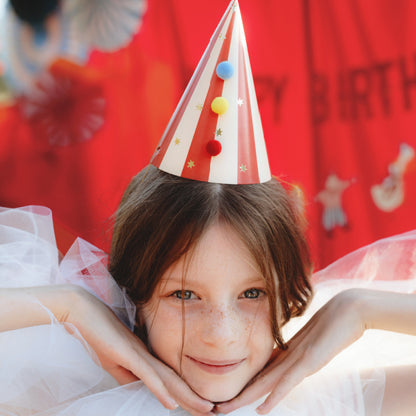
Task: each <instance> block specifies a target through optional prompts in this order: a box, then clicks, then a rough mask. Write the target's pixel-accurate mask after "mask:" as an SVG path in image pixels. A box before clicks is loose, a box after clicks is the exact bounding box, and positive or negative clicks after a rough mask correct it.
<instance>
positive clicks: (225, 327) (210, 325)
mask: <svg viewBox="0 0 416 416" xmlns="http://www.w3.org/2000/svg"><path fill="white" fill-rule="evenodd" d="M241 336H242V322H241V317H240V316H239V314H238V311H237V310H236V309H235V307H233V306H232V305H226V304H221V305H211V306H208V307H207V308H205V310H204V311H203V312H202V313H201V321H200V338H201V341H203V342H205V343H206V344H213V345H216V346H229V345H232V344H234V343H236V342H238V341H241Z"/></svg>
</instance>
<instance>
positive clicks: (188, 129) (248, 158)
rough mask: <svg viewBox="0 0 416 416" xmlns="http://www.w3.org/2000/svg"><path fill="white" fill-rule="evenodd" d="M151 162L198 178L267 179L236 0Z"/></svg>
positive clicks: (227, 180)
mask: <svg viewBox="0 0 416 416" xmlns="http://www.w3.org/2000/svg"><path fill="white" fill-rule="evenodd" d="M151 163H152V164H153V165H154V166H156V167H158V168H159V169H161V170H163V171H165V172H168V173H171V174H173V175H177V176H182V177H184V178H189V179H195V180H199V181H204V182H215V183H229V184H249V183H261V182H265V181H268V180H269V179H270V178H271V175H270V168H269V162H268V158H267V152H266V146H265V143H264V136H263V129H262V125H261V120H260V114H259V109H258V105H257V99H256V93H255V90H254V83H253V76H252V73H251V68H250V61H249V58H248V52H247V45H246V40H245V35H244V29H243V23H242V20H241V14H240V9H239V6H238V1H237V0H233V1H231V3H230V5H229V6H228V9H227V11H226V12H225V14H224V16H223V18H222V19H221V21H220V23H219V25H218V27H217V29H216V30H215V32H214V35H213V36H212V38H211V41H210V43H209V45H208V47H207V49H206V51H205V53H204V55H203V56H202V59H201V61H200V62H199V64H198V67H197V68H196V70H195V72H194V74H193V76H192V78H191V80H190V82H189V84H188V87H187V88H186V90H185V93H184V94H183V96H182V98H181V100H180V102H179V104H178V107H177V108H176V110H175V113H174V114H173V116H172V118H171V120H170V122H169V124H168V126H167V128H166V130H165V132H164V134H163V136H162V139H161V141H160V143H159V145H158V147H157V149H156V152H155V154H154V155H153V158H152V160H151Z"/></svg>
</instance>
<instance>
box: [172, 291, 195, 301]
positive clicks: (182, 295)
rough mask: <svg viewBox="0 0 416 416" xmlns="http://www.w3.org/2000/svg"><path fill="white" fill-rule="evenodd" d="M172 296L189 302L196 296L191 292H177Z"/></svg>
mask: <svg viewBox="0 0 416 416" xmlns="http://www.w3.org/2000/svg"><path fill="white" fill-rule="evenodd" d="M171 296H173V297H175V298H177V299H181V300H182V299H183V300H189V299H192V298H195V295H194V293H193V292H192V291H191V290H176V291H175V292H173V293H172V294H171Z"/></svg>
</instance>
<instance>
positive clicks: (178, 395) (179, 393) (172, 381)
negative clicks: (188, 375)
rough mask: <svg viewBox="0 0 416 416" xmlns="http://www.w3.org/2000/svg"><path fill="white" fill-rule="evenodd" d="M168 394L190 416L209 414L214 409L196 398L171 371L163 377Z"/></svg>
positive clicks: (211, 404)
mask: <svg viewBox="0 0 416 416" xmlns="http://www.w3.org/2000/svg"><path fill="white" fill-rule="evenodd" d="M169 370H170V369H169ZM163 379H164V382H165V386H166V388H167V389H168V391H169V393H170V394H171V395H172V396H173V397H174V398H175V399H176V400H177V402H178V403H179V405H180V406H181V407H182V408H183V409H185V410H186V411H188V412H189V413H191V414H192V415H201V414H209V413H210V412H212V410H213V408H214V404H213V403H211V402H210V401H208V400H206V399H203V398H202V397H200V396H198V395H197V394H196V393H195V392H194V391H193V390H192V389H191V388H190V387H189V386H188V384H187V383H186V382H185V381H183V380H182V379H181V378H180V377H179V376H178V375H177V374H176V373H175V372H174V371H173V370H170V371H169V374H167V375H165V376H164V377H163Z"/></svg>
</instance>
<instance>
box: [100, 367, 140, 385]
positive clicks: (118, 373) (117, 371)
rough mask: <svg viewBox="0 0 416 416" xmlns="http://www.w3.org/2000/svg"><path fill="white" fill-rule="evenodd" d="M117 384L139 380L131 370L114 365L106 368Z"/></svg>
mask: <svg viewBox="0 0 416 416" xmlns="http://www.w3.org/2000/svg"><path fill="white" fill-rule="evenodd" d="M107 372H108V373H110V374H111V375H112V376H113V377H114V378H115V379H116V380H117V382H118V383H119V384H121V385H123V384H129V383H133V381H137V380H139V379H138V378H137V377H136V376H135V375H134V374H133V373H132V372H131V371H129V370H126V369H125V368H123V367H119V366H118V367H115V368H111V369H108V370H107Z"/></svg>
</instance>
